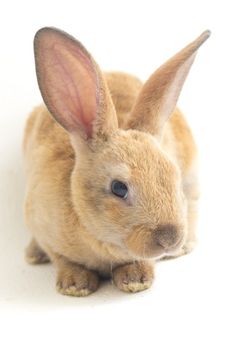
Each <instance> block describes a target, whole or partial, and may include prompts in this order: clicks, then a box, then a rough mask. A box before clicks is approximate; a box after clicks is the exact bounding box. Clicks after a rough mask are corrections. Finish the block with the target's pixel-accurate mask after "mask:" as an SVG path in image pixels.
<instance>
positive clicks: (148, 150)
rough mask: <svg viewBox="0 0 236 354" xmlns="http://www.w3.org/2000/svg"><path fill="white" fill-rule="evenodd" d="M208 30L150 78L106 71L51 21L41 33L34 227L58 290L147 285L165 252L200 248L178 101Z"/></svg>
mask: <svg viewBox="0 0 236 354" xmlns="http://www.w3.org/2000/svg"><path fill="white" fill-rule="evenodd" d="M209 35H210V32H209V31H205V32H203V33H202V34H201V35H200V36H199V37H198V38H197V39H196V40H195V41H193V42H192V43H190V44H189V45H188V46H187V47H185V48H184V49H182V50H181V51H180V52H179V53H177V54H176V55H175V56H173V57H172V58H171V59H169V60H168V61H167V62H166V63H165V64H163V65H162V66H161V67H160V68H159V69H157V70H156V71H155V72H154V73H153V74H152V75H151V77H150V78H149V79H148V80H147V81H146V82H145V83H144V84H142V82H141V81H140V80H139V79H138V78H136V77H135V76H132V75H129V74H125V73H121V72H111V73H105V72H102V71H101V70H100V68H99V66H98V64H97V63H96V62H95V60H94V59H93V57H92V56H91V55H90V54H89V53H88V51H87V50H86V49H85V48H84V46H83V45H82V44H81V43H80V42H78V41H77V40H76V39H74V38H73V37H72V36H70V35H68V34H67V33H65V32H63V31H61V30H59V29H56V28H52V27H45V28H42V29H40V30H39V31H38V32H37V33H36V35H35V39H34V52H35V65H36V73H37V79H38V84H39V88H40V91H41V94H42V97H43V100H44V102H45V105H41V106H39V107H37V108H35V110H34V111H33V112H32V113H31V115H30V117H29V118H28V121H27V124H26V128H25V134H24V141H23V148H24V158H25V163H26V178H27V185H26V195H25V203H24V215H25V222H26V225H27V227H28V229H29V232H30V234H31V236H32V239H31V242H30V244H29V246H28V247H27V249H26V255H25V256H26V260H27V261H28V262H29V263H30V264H41V263H46V262H49V261H51V262H52V263H53V264H54V265H55V267H56V269H57V281H56V287H57V290H58V291H59V292H60V293H61V294H64V295H71V296H87V295H89V294H91V293H93V292H95V291H96V290H97V289H98V287H99V283H100V280H101V279H103V278H105V279H112V282H113V283H114V284H115V286H116V287H117V288H118V289H120V290H122V291H125V292H138V291H142V290H145V289H148V288H149V287H150V286H151V285H152V283H153V280H154V264H155V261H156V260H158V259H162V258H165V257H176V256H179V255H182V254H185V253H188V252H190V251H191V250H192V249H193V247H194V245H195V223H196V216H197V209H196V207H197V200H198V196H199V188H198V182H197V147H196V144H195V141H194V138H193V136H192V133H191V131H190V128H189V127H188V125H187V123H186V121H185V118H184V116H183V114H182V113H181V111H180V110H179V109H178V108H176V104H177V100H178V97H179V94H180V91H181V89H182V86H183V84H184V81H185V79H186V76H187V74H188V72H189V69H190V67H191V65H192V63H193V61H194V58H195V56H196V53H197V50H198V48H199V47H200V46H201V45H202V44H203V42H204V41H205V40H206V39H207V38H208V37H209Z"/></svg>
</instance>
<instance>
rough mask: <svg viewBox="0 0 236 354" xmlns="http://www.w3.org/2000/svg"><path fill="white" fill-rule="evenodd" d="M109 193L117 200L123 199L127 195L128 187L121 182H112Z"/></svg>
mask: <svg viewBox="0 0 236 354" xmlns="http://www.w3.org/2000/svg"><path fill="white" fill-rule="evenodd" d="M111 191H112V193H113V194H115V195H116V196H117V197H119V198H123V199H125V198H126V197H127V195H128V187H127V186H126V184H124V183H123V182H120V181H117V180H114V181H112V183H111Z"/></svg>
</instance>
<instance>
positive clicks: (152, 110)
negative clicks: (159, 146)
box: [127, 31, 210, 136]
mask: <svg viewBox="0 0 236 354" xmlns="http://www.w3.org/2000/svg"><path fill="white" fill-rule="evenodd" d="M209 35H210V32H209V31H205V32H203V33H202V34H201V35H200V37H198V38H197V39H196V40H195V41H194V42H192V43H190V44H189V45H188V46H187V47H185V48H184V49H182V50H181V51H180V52H179V53H177V54H176V55H175V56H174V57H172V58H171V59H169V60H168V61H167V62H166V63H165V64H164V65H162V66H161V67H160V68H159V69H157V70H156V71H155V72H154V73H153V74H152V76H151V77H150V78H149V79H148V80H147V82H146V83H145V84H144V86H143V88H142V90H141V91H140V94H139V96H138V98H137V100H136V103H135V105H134V107H133V109H132V112H131V116H130V120H129V121H128V123H127V124H128V128H132V129H137V130H142V131H146V132H149V133H151V134H153V135H157V136H160V135H161V133H162V129H163V127H164V124H165V122H166V121H167V119H168V118H169V117H170V115H171V114H172V113H173V111H174V109H175V106H176V103H177V100H178V97H179V95H180V92H181V89H182V86H183V84H184V81H185V79H186V77H187V74H188V72H189V69H190V67H191V65H192V63H193V61H194V58H195V56H196V53H197V49H198V48H199V47H200V46H201V45H202V44H203V43H204V42H205V40H206V39H207V38H208V37H209Z"/></svg>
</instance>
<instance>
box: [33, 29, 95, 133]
mask: <svg viewBox="0 0 236 354" xmlns="http://www.w3.org/2000/svg"><path fill="white" fill-rule="evenodd" d="M36 67H37V73H38V81H39V86H40V89H41V93H42V96H43V98H44V101H45V103H46V105H47V107H48V109H49V110H50V112H51V113H52V114H53V116H54V118H55V119H56V120H58V122H59V123H60V124H61V125H62V126H63V127H64V128H65V129H67V130H68V131H69V132H75V131H78V130H82V132H83V133H84V134H85V135H86V137H88V138H90V137H91V136H92V133H93V122H94V120H95V119H96V115H97V106H98V77H97V73H96V71H95V68H94V64H93V62H92V60H91V58H90V56H89V54H88V53H87V52H86V51H85V49H84V48H83V47H82V46H81V45H80V44H79V43H78V42H76V41H75V40H73V39H72V38H70V37H69V36H67V35H65V34H63V33H60V32H57V31H55V30H48V31H45V34H43V33H42V34H41V38H38V41H37V42H36Z"/></svg>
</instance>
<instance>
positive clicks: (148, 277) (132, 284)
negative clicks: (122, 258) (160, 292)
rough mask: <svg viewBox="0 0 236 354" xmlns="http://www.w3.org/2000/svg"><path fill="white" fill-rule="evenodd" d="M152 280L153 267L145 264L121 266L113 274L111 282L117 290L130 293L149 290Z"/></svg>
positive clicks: (136, 263)
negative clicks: (112, 281)
mask: <svg viewBox="0 0 236 354" xmlns="http://www.w3.org/2000/svg"><path fill="white" fill-rule="evenodd" d="M153 278H154V271H153V266H152V265H151V264H149V263H147V262H134V263H131V264H126V265H122V266H119V267H117V268H116V269H115V270H114V272H113V280H114V283H115V285H116V286H117V288H118V289H120V290H122V291H125V292H131V293H136V292H138V291H143V290H146V289H148V288H150V286H151V285H152V281H153Z"/></svg>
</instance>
